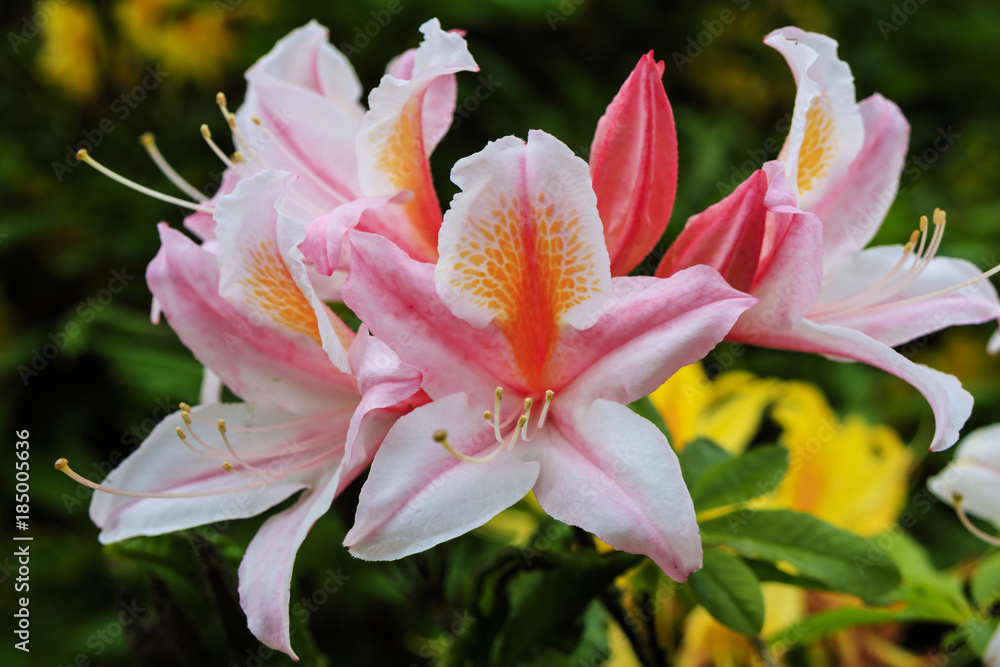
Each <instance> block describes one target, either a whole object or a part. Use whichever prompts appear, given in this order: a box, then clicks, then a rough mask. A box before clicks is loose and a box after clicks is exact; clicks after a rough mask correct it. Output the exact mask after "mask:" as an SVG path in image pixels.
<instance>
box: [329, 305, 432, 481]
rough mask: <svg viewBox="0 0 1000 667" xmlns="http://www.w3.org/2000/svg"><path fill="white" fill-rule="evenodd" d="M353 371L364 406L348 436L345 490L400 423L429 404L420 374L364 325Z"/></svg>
mask: <svg viewBox="0 0 1000 667" xmlns="http://www.w3.org/2000/svg"><path fill="white" fill-rule="evenodd" d="M351 368H352V369H353V371H354V376H355V377H356V378H357V381H358V390H359V391H360V392H361V403H360V404H359V405H358V408H357V410H355V411H354V415H353V416H352V417H351V427H350V430H349V431H348V432H347V445H346V447H345V449H344V462H343V466H342V467H343V472H342V473H341V476H342V479H341V485H342V486H345V485H346V484H349V483H350V482H351V480H353V479H354V478H355V477H356V476H357V475H358V473H360V472H361V471H362V470H363V469H364V468H366V467H367V466H368V464H369V463H371V461H372V458H373V457H374V456H375V452H376V450H377V449H378V447H379V445H381V444H382V440H383V439H384V438H385V435H386V433H388V432H389V429H390V428H392V426H393V424H395V423H396V420H397V419H399V418H400V417H401V416H402V415H404V414H406V413H408V412H410V411H411V410H413V409H414V408H416V407H419V406H420V405H423V404H425V403H427V402H428V400H429V399H428V398H427V395H426V394H424V393H423V392H421V391H420V384H421V380H422V376H421V374H420V371H418V370H417V369H416V368H414V367H413V366H410V365H408V364H404V363H403V362H402V361H400V359H399V357H397V356H396V353H395V352H393V351H392V350H390V349H389V348H388V347H387V346H386V345H385V343H383V342H382V341H380V340H378V339H377V338H374V337H373V336H371V335H369V333H368V328H367V327H366V326H365V325H361V330H360V331H359V332H358V337H357V338H356V339H355V340H354V344H353V345H351ZM418 392H419V393H418Z"/></svg>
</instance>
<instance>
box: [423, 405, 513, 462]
mask: <svg viewBox="0 0 1000 667" xmlns="http://www.w3.org/2000/svg"><path fill="white" fill-rule="evenodd" d="M528 400H531V399H528ZM527 422H528V418H527V417H526V416H525V415H521V416H520V417H518V419H517V426H515V427H514V434H513V435H512V436H511V437H510V440H508V441H507V442H506V443H501V444H500V445H498V446H497V447H496V448H495V449H494V450H493V451H492V452H490V453H489V454H487V455H486V456H466V455H465V454H463V453H462V452H460V451H458V450H457V449H455V448H454V447H452V445H451V443H449V442H448V432H447V431H445V430H444V429H441V430H439V431H435V432H434V435H433V437H434V442H436V443H438V444H440V445H441V446H442V447H444V448H445V449H446V450H448V453H449V454H451V455H452V456H454V457H455V458H456V459H459V460H461V461H465V462H466V463H489V462H490V461H492V460H493V459H494V458H496V457H497V455H498V454H500V453H501V452H503V451H504V450H507V449H510V448H511V447H513V446H514V443H515V442H516V441H517V438H518V436H520V435H521V429H523V428H524V425H525V424H526V423H527Z"/></svg>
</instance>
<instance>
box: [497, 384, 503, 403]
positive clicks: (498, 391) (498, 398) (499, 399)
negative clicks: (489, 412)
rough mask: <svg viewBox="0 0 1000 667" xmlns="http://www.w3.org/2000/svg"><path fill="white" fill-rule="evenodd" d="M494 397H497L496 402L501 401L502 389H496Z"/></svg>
mask: <svg viewBox="0 0 1000 667" xmlns="http://www.w3.org/2000/svg"><path fill="white" fill-rule="evenodd" d="M496 397H497V400H498V401H502V400H503V387H497V390H496Z"/></svg>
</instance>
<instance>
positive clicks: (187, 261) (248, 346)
mask: <svg viewBox="0 0 1000 667" xmlns="http://www.w3.org/2000/svg"><path fill="white" fill-rule="evenodd" d="M160 238H161V240H162V243H163V245H162V247H161V248H160V251H159V252H158V253H157V255H156V257H155V258H154V259H153V261H152V262H151V263H150V265H149V268H148V269H147V271H146V282H147V283H148V284H149V288H150V290H151V291H152V292H153V294H154V296H155V297H156V300H157V302H158V303H159V304H160V305H161V307H162V309H163V312H164V314H165V315H166V316H167V320H168V321H169V322H170V326H171V327H172V328H173V330H174V331H175V332H176V333H177V335H178V336H179V337H180V339H181V341H182V342H183V343H184V344H185V345H186V346H187V347H188V349H190V350H191V351H192V353H193V354H194V356H195V358H197V359H198V361H199V362H201V363H202V364H203V365H204V366H206V367H208V368H210V369H211V370H212V371H213V372H214V373H215V374H216V375H218V376H219V378H220V379H221V380H222V382H223V384H225V385H226V386H227V387H229V388H230V389H231V390H232V391H233V392H234V393H235V394H236V395H238V396H240V397H241V398H243V399H245V400H263V401H272V402H274V403H275V404H277V405H280V406H282V407H284V408H286V409H288V410H291V411H294V412H299V413H303V412H316V411H322V410H324V409H329V407H328V406H331V405H337V404H342V403H344V402H345V400H347V399H348V398H349V397H350V396H351V395H354V396H356V395H357V394H356V389H354V381H353V379H352V378H351V377H350V376H348V375H344V374H343V373H340V372H339V371H337V369H336V368H334V366H333V364H331V363H330V361H329V359H328V357H327V356H326V354H325V353H324V352H323V349H322V348H321V347H320V346H318V345H315V344H314V343H312V342H311V341H308V342H306V343H303V342H302V341H300V340H293V339H292V338H290V337H288V336H285V335H282V334H281V333H280V332H278V331H276V330H274V329H271V328H270V327H264V326H260V325H259V323H257V324H255V323H253V322H251V321H249V320H247V319H245V318H244V317H243V315H242V314H241V313H240V312H239V311H237V310H236V308H234V307H233V306H232V305H231V304H230V303H228V302H227V301H226V300H225V299H223V298H222V297H221V296H219V262H218V258H217V257H216V255H215V254H213V253H212V252H210V251H209V250H206V249H205V248H203V247H200V246H198V245H197V244H195V243H194V242H193V241H191V240H190V239H189V238H188V237H186V236H184V235H183V234H181V233H180V232H178V231H176V230H173V229H170V227H168V226H167V225H166V224H165V223H164V224H161V225H160Z"/></svg>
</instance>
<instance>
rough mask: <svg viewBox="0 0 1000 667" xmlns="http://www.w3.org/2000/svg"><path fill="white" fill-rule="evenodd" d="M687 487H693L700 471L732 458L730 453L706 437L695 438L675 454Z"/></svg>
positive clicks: (700, 473)
mask: <svg viewBox="0 0 1000 667" xmlns="http://www.w3.org/2000/svg"><path fill="white" fill-rule="evenodd" d="M677 458H678V459H680V463H681V474H682V475H683V476H684V483H685V484H687V487H688V488H689V489H690V488H693V487H694V485H695V483H696V482H697V481H698V480H699V479H700V478H701V475H702V473H704V472H705V471H706V470H708V469H709V468H711V467H712V466H714V465H716V464H718V463H721V462H723V461H726V460H728V459H730V458H732V455H731V454H730V453H729V452H727V451H726V450H724V449H723V448H722V447H719V446H718V445H717V444H715V443H714V442H712V441H711V440H709V439H707V438H695V439H694V440H692V441H691V442H689V443H688V444H687V445H685V446H684V449H682V450H681V453H680V454H679V455H678V456H677Z"/></svg>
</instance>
